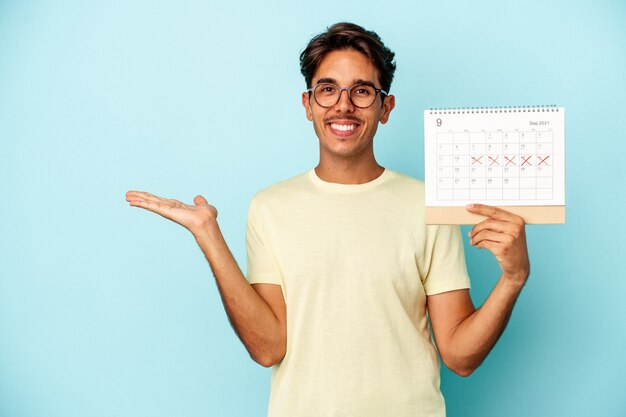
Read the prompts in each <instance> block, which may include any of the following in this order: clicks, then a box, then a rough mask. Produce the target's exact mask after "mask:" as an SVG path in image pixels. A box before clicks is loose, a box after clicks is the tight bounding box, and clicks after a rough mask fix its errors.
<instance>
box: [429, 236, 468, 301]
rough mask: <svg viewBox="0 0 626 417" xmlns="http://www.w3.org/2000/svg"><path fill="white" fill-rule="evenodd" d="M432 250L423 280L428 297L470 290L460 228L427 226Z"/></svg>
mask: <svg viewBox="0 0 626 417" xmlns="http://www.w3.org/2000/svg"><path fill="white" fill-rule="evenodd" d="M427 227H428V228H430V230H429V232H430V233H429V239H428V243H429V246H430V248H431V250H430V257H429V262H428V265H427V270H426V274H425V277H424V279H423V284H424V291H425V292H426V295H434V294H439V293H442V292H446V291H453V290H460V289H465V288H470V279H469V276H468V274H467V267H466V265H465V254H464V251H463V239H462V238H461V228H460V227H459V226H449V225H440V226H427Z"/></svg>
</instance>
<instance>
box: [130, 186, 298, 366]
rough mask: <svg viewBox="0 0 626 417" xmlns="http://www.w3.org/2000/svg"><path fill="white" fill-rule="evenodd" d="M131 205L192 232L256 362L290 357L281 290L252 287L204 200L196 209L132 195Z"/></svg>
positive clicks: (197, 202) (214, 212)
mask: <svg viewBox="0 0 626 417" xmlns="http://www.w3.org/2000/svg"><path fill="white" fill-rule="evenodd" d="M126 200H127V201H129V202H130V205H131V206H135V207H141V208H144V209H146V210H149V211H152V212H154V213H157V214H159V215H161V216H163V217H165V218H166V219H169V220H172V221H174V222H176V223H178V224H180V225H181V226H183V227H185V228H186V229H188V230H189V231H190V232H191V233H192V234H193V236H194V237H195V239H196V242H198V245H199V246H200V249H202V252H204V255H205V256H206V259H207V260H208V262H209V265H210V267H211V270H212V271H213V275H214V276H215V280H216V283H217V287H218V290H219V293H220V296H221V297H222V302H223V304H224V308H225V310H226V313H227V314H228V318H229V320H230V322H231V324H232V326H233V328H234V329H235V332H236V333H237V335H238V336H239V338H240V339H241V341H242V342H243V344H244V345H245V347H246V349H247V350H248V352H249V353H250V356H251V357H252V359H254V360H255V361H256V362H258V363H259V364H261V365H263V366H272V365H274V364H276V363H278V362H280V361H281V360H282V358H283V357H284V356H285V351H286V345H287V343H286V341H287V327H286V307H285V300H284V298H283V295H282V291H281V289H280V286H279V285H273V284H255V285H254V286H252V285H250V284H249V283H248V281H247V280H246V278H245V277H244V275H243V273H242V272H241V269H240V268H239V266H238V265H237V262H236V261H235V258H234V257H233V255H232V254H231V252H230V250H229V249H228V245H227V244H226V241H225V240H224V237H223V235H222V233H221V231H220V228H219V226H218V224H217V210H216V209H215V207H213V206H211V205H209V204H208V203H207V201H206V200H205V199H204V197H202V196H197V197H196V198H195V199H194V203H195V205H194V206H190V205H186V204H183V203H181V202H180V201H176V200H170V199H165V198H162V197H157V196H154V195H152V194H149V193H145V192H139V191H129V192H128V193H126Z"/></svg>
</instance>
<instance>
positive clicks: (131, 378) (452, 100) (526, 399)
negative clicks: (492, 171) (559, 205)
mask: <svg viewBox="0 0 626 417" xmlns="http://www.w3.org/2000/svg"><path fill="white" fill-rule="evenodd" d="M340 20H350V21H354V22H356V23H359V24H361V25H363V26H365V27H367V28H370V29H372V30H375V31H377V32H378V33H379V34H380V35H381V36H382V38H383V40H384V41H385V42H386V43H387V44H388V45H389V46H390V47H391V48H392V49H393V50H394V51H395V52H396V54H397V55H396V59H397V63H398V70H397V73H396V79H395V81H394V83H393V85H392V92H393V93H394V94H395V95H396V99H397V107H396V109H395V110H394V112H393V113H392V115H391V116H392V117H391V120H390V122H389V123H388V124H387V125H385V126H383V127H381V129H379V134H378V135H377V137H376V152H377V158H378V160H379V162H380V163H381V164H382V165H384V166H387V167H389V168H391V169H394V170H397V171H401V172H404V173H407V174H410V175H413V176H415V177H418V178H423V149H422V140H423V133H422V132H423V119H422V111H423V109H425V108H429V107H460V106H503V105H533V104H558V105H561V106H565V107H566V111H567V120H566V126H567V127H566V129H567V195H566V199H567V224H566V225H561V226H555V225H553V226H529V227H528V228H527V234H528V245H529V250H530V256H531V262H532V276H531V278H530V281H529V282H528V285H527V287H526V288H525V290H524V291H523V293H522V296H521V298H520V299H519V301H518V303H517V307H516V310H515V312H514V314H513V317H512V319H511V322H510V324H509V326H508V329H507V331H506V332H505V334H504V335H503V337H502V338H501V340H500V342H499V344H498V345H497V346H496V348H495V349H494V350H493V352H492V353H491V354H490V356H489V357H488V358H487V360H486V361H485V363H484V364H483V365H482V367H481V368H479V370H477V371H476V372H475V373H474V374H473V375H472V376H471V377H469V378H467V379H462V378H460V377H457V376H455V375H454V374H452V373H450V372H448V371H447V370H444V371H443V373H442V389H443V391H444V394H445V396H446V398H447V405H448V412H449V415H450V416H481V417H486V416H531V415H532V416H590V415H594V416H623V415H626V399H625V398H626V397H625V396H624V395H623V392H622V391H623V388H624V387H625V386H626V357H625V355H624V353H623V352H624V350H625V349H624V347H625V345H626V326H625V325H624V316H625V313H626V306H625V304H626V303H625V302H624V301H623V294H624V293H626V282H625V281H624V273H623V268H622V267H621V266H622V265H621V263H619V259H620V257H622V256H623V252H624V245H623V244H622V243H621V240H622V239H623V237H624V233H625V232H626V230H625V228H624V223H623V207H624V203H625V198H624V185H623V182H624V177H625V175H624V173H625V169H624V162H623V161H624V154H625V151H626V147H625V146H624V140H625V139H626V138H625V134H624V133H625V131H626V123H625V120H626V117H625V115H624V111H625V110H626V100H625V93H626V76H625V74H626V24H624V22H626V3H625V2H623V1H617V0H615V1H609V0H601V1H591V0H590V1H572V0H569V1H553V2H546V1H535V0H526V1H517V2H502V1H498V2H496V1H494V2H489V1H472V2H461V1H459V2H450V1H437V2H434V1H430V2H409V1H403V2H388V3H385V4H383V3H382V2H380V1H375V2H374V1H371V2H367V1H362V0H358V1H356V0H347V1H343V2H336V1H325V0H323V1H317V2H306V3H305V2H300V3H296V2H287V1H285V2H276V3H273V2H268V3H264V2H253V1H247V0H244V1H241V0H240V1H236V2H200V1H195V2H194V1H181V2H155V1H143V2H140V1H133V2H128V1H110V2H91V3H90V4H88V3H87V2H82V1H75V2H72V1H56V2H43V1H41V2H39V1H7V0H4V1H0V187H1V189H0V203H1V205H0V213H1V216H0V259H1V261H0V416H3V417H18V416H28V417H38V416H42V417H43V416H46V417H57V416H58V417H61V416H62V417H74V416H77V417H78V416H93V417H97V416H155V417H156V416H264V415H265V412H266V407H267V398H268V393H269V377H270V372H269V370H267V369H264V368H262V367H260V366H258V365H256V364H255V363H253V362H252V360H251V359H250V358H249V357H248V355H247V353H246V352H245V350H244V348H243V346H242V345H241V344H240V342H239V341H238V339H237V338H236V336H235V334H234V332H233V331H232V330H231V328H230V325H229V324H228V321H227V318H226V315H225V313H224V310H223V307H222V304H221V302H220V299H219V295H218V293H217V290H216V287H215V284H214V282H213V278H212V276H211V273H210V270H209V268H208V266H207V265H206V262H205V260H204V258H203V256H202V253H201V252H200V250H199V249H198V248H197V246H196V244H195V242H194V240H193V238H192V236H191V235H190V234H189V233H188V232H187V231H186V230H184V229H182V228H181V227H179V226H178V225H175V224H173V223H170V222H168V221H165V220H163V219H161V218H159V217H158V216H155V215H153V214H151V213H147V212H144V211H142V210H139V209H135V208H130V207H129V206H128V205H127V203H126V202H125V200H124V193H125V192H126V191H127V190H129V189H140V190H148V191H151V192H153V193H156V194H160V195H164V196H168V197H171V198H177V199H181V200H183V201H186V202H190V201H191V199H192V198H193V196H194V195H195V194H198V193H201V194H203V195H204V196H205V197H206V198H207V199H208V200H209V201H210V202H211V203H212V204H214V205H215V206H216V207H217V208H218V210H219V211H220V214H219V221H220V224H221V227H222V230H223V233H224V235H225V237H226V239H227V241H228V243H229V245H230V247H231V250H232V252H233V254H234V256H235V257H236V259H237V260H238V262H239V264H240V265H242V266H243V267H245V236H244V234H245V219H246V212H247V205H248V201H249V199H250V197H251V196H252V195H253V194H254V193H255V192H256V191H258V190H260V189H261V188H263V187H265V186H267V185H269V184H271V183H273V182H275V181H278V180H281V179H285V178H288V177H291V176H293V175H296V174H299V173H301V172H303V171H305V170H308V169H310V168H311V167H313V166H314V165H315V164H316V163H317V157H318V148H317V139H316V137H315V135H314V132H313V129H312V127H311V125H310V123H309V122H308V121H307V120H306V118H305V114H304V110H303V109H302V107H301V104H300V94H301V92H302V91H303V90H304V88H305V85H304V81H303V79H302V77H301V75H300V73H299V67H298V55H299V53H300V51H301V49H302V48H303V47H304V46H305V44H306V42H307V41H308V40H309V38H310V37H311V36H313V35H315V34H317V33H319V32H320V31H322V30H324V28H325V27H326V26H328V25H330V24H332V23H334V22H337V21H340ZM468 230H469V229H468V228H467V227H464V231H468ZM466 244H467V239H466ZM466 256H467V262H468V269H469V271H470V274H471V276H472V279H473V290H472V295H473V298H474V300H475V302H476V303H477V304H480V303H482V301H483V300H484V299H485V297H486V296H487V295H488V293H489V291H490V290H491V288H492V287H493V285H494V284H495V282H496V280H497V278H498V276H499V269H498V267H497V264H496V262H495V260H494V259H493V257H492V256H491V254H490V253H488V252H485V251H480V250H477V249H475V248H471V247H466ZM321 400H322V401H323V399H321Z"/></svg>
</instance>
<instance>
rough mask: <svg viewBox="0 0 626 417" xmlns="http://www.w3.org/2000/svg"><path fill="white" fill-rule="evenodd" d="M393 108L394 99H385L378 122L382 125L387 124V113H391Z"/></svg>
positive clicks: (392, 97) (389, 97) (394, 104)
mask: <svg viewBox="0 0 626 417" xmlns="http://www.w3.org/2000/svg"><path fill="white" fill-rule="evenodd" d="M394 107H396V97H395V96H387V97H385V101H383V108H382V113H381V115H380V122H381V123H382V124H385V123H387V120H389V113H391V110H393V108H394Z"/></svg>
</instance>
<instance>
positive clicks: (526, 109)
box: [428, 104, 559, 114]
mask: <svg viewBox="0 0 626 417" xmlns="http://www.w3.org/2000/svg"><path fill="white" fill-rule="evenodd" d="M428 110H429V112H430V114H480V113H542V112H544V113H545V112H558V111H559V108H558V107H557V105H556V104H549V105H541V106H506V107H444V108H430V109H428Z"/></svg>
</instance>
